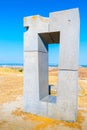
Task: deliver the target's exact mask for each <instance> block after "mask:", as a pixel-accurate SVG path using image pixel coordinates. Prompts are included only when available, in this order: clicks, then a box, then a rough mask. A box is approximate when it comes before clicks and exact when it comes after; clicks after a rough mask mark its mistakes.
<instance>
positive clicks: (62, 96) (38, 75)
mask: <svg viewBox="0 0 87 130" xmlns="http://www.w3.org/2000/svg"><path fill="white" fill-rule="evenodd" d="M24 27H26V28H27V31H26V32H25V33H24V111H25V112H30V113H33V114H38V115H43V116H46V117H50V118H55V119H60V120H66V121H76V119H77V111H78V103H77V100H78V51H79V10H78V8H75V9H70V10H65V11H59V12H53V13H50V16H49V18H45V17H41V16H39V15H36V16H29V17H25V18H24ZM54 43H60V51H59V73H58V88H57V92H58V94H57V96H51V95H49V92H48V44H54ZM54 53H55V52H54Z"/></svg>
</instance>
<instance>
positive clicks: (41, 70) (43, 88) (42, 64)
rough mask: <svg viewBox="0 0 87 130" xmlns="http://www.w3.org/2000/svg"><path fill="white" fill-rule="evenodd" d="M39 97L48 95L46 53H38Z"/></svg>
mask: <svg viewBox="0 0 87 130" xmlns="http://www.w3.org/2000/svg"><path fill="white" fill-rule="evenodd" d="M38 75H39V79H38V82H39V86H38V87H39V97H40V99H42V98H44V97H46V96H47V95H48V53H42V52H39V53H38Z"/></svg>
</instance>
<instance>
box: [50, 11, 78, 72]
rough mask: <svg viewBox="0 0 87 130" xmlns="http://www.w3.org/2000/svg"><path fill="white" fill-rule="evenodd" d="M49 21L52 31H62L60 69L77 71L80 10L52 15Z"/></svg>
mask: <svg viewBox="0 0 87 130" xmlns="http://www.w3.org/2000/svg"><path fill="white" fill-rule="evenodd" d="M49 21H50V25H51V26H50V31H54V30H55V31H60V52H59V69H71V70H77V69H78V53H79V23H80V21H79V11H78V9H70V10H66V11H60V12H55V13H51V14H50V20H49ZM56 21H57V22H56Z"/></svg>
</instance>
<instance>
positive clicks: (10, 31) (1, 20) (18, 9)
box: [0, 0, 87, 65]
mask: <svg viewBox="0 0 87 130" xmlns="http://www.w3.org/2000/svg"><path fill="white" fill-rule="evenodd" d="M76 7H78V8H79V9H80V22H81V25H80V27H81V28H80V58H79V64H80V65H81V64H87V0H84V1H82V0H0V63H23V33H24V31H25V29H24V27H23V17H24V16H30V15H36V14H40V15H42V16H45V17H48V16H49V13H50V12H54V11H60V10H65V9H70V8H76ZM49 51H50V52H49V59H50V61H49V62H50V63H55V64H56V62H57V59H56V57H55V55H56V53H57V46H50V47H49ZM54 51H55V53H53V52H54ZM50 54H51V55H50ZM54 57H55V58H54Z"/></svg>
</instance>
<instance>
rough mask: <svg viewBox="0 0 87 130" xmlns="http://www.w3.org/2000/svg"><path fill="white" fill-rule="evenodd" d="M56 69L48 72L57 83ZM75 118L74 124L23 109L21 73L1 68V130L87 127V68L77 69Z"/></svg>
mask: <svg viewBox="0 0 87 130" xmlns="http://www.w3.org/2000/svg"><path fill="white" fill-rule="evenodd" d="M56 81H57V69H55V68H53V69H50V71H49V83H50V84H55V85H56ZM78 84H79V96H78V105H79V108H78V119H77V122H75V123H69V122H65V121H59V120H53V119H49V118H45V117H41V116H37V115H33V114H30V113H25V112H23V73H22V72H19V71H18V70H15V69H10V68H0V130H87V68H80V69H79V80H78Z"/></svg>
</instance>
